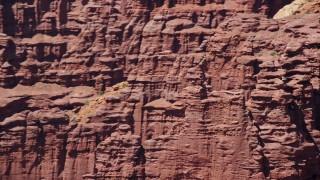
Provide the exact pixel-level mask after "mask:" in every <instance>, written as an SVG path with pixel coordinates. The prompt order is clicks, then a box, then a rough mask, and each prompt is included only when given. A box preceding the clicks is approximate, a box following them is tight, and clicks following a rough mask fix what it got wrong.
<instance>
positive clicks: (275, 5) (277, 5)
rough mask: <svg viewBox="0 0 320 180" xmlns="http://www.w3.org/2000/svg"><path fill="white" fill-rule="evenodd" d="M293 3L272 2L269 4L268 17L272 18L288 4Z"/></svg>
mask: <svg viewBox="0 0 320 180" xmlns="http://www.w3.org/2000/svg"><path fill="white" fill-rule="evenodd" d="M292 2H293V0H270V1H269V3H268V7H269V12H268V17H269V18H272V17H273V16H274V15H275V14H277V12H278V11H279V10H280V9H282V8H283V7H284V6H286V5H288V4H291V3H292Z"/></svg>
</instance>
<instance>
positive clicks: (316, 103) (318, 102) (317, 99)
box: [312, 90, 320, 131]
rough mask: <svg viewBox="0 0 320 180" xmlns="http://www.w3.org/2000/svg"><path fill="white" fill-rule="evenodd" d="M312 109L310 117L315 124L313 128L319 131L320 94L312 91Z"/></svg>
mask: <svg viewBox="0 0 320 180" xmlns="http://www.w3.org/2000/svg"><path fill="white" fill-rule="evenodd" d="M312 99H313V107H312V114H313V115H312V117H313V121H314V123H315V127H316V129H317V130H319V131H320V108H319V107H320V92H319V91H316V90H314V92H313V98H312Z"/></svg>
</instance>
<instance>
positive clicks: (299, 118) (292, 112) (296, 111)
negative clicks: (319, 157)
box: [286, 102, 320, 152]
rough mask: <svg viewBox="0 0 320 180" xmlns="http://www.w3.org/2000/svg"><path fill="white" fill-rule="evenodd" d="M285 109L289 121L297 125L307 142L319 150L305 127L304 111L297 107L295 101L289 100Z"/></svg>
mask: <svg viewBox="0 0 320 180" xmlns="http://www.w3.org/2000/svg"><path fill="white" fill-rule="evenodd" d="M286 111H287V113H288V115H289V116H290V121H291V123H292V124H295V125H296V126H297V130H298V132H299V133H300V134H302V135H303V136H305V139H306V140H307V141H308V142H311V143H313V144H314V145H315V148H316V150H317V152H320V151H319V148H318V147H317V145H316V142H315V140H314V139H313V137H312V136H311V134H310V132H309V131H308V129H307V125H306V122H305V119H304V118H305V117H304V113H303V112H302V110H301V109H300V108H299V106H298V105H297V104H296V103H295V102H291V103H289V104H287V106H286Z"/></svg>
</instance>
